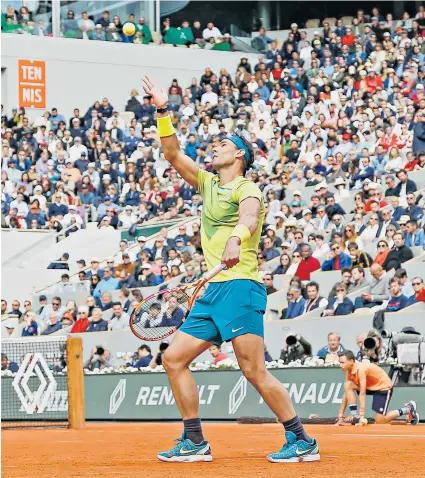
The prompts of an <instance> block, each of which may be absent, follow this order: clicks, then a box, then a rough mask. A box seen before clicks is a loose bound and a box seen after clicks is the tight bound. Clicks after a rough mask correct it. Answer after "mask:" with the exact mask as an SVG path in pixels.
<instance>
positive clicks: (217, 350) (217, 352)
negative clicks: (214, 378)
mask: <svg viewBox="0 0 425 478" xmlns="http://www.w3.org/2000/svg"><path fill="white" fill-rule="evenodd" d="M209 350H210V354H211V355H212V357H213V359H214V360H213V365H217V364H218V362H221V361H222V360H226V359H228V358H229V356H228V355H226V354H224V353H223V352H222V351H221V347H219V346H218V345H211V347H210V349H209Z"/></svg>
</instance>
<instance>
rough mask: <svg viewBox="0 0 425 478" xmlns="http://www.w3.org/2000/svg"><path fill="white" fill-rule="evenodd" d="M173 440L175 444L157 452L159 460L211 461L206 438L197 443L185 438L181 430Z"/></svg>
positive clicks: (209, 448)
mask: <svg viewBox="0 0 425 478" xmlns="http://www.w3.org/2000/svg"><path fill="white" fill-rule="evenodd" d="M175 441H176V444H175V445H174V446H173V448H171V449H170V450H169V451H162V452H160V453H158V458H159V460H161V461H168V462H184V463H190V462H192V463H193V462H197V461H212V455H211V447H210V444H209V443H208V442H207V441H206V440H204V441H203V442H202V443H200V444H199V445H197V444H196V443H193V442H192V441H191V440H189V439H188V438H186V437H185V433H184V432H183V434H182V436H181V438H177V439H176V440H175Z"/></svg>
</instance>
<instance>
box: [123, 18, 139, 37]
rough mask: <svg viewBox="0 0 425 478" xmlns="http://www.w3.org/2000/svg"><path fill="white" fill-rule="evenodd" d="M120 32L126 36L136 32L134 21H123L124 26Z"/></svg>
mask: <svg viewBox="0 0 425 478" xmlns="http://www.w3.org/2000/svg"><path fill="white" fill-rule="evenodd" d="M122 32H123V33H124V35H125V36H126V37H131V36H133V35H134V34H135V33H136V27H135V25H134V23H130V22H128V23H125V24H124V26H123V27H122Z"/></svg>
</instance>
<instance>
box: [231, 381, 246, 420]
mask: <svg viewBox="0 0 425 478" xmlns="http://www.w3.org/2000/svg"><path fill="white" fill-rule="evenodd" d="M246 384H247V380H246V378H245V377H244V376H243V375H242V376H241V377H240V379H239V380H238V381H237V382H236V385H235V386H234V387H233V389H232V391H231V392H230V394H229V415H234V414H235V413H236V411H237V410H238V408H239V407H240V405H241V403H242V402H243V401H244V399H245V397H246Z"/></svg>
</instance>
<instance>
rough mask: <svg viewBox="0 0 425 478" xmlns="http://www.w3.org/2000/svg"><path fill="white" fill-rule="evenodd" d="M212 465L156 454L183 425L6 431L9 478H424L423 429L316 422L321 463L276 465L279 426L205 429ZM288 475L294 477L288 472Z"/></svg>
mask: <svg viewBox="0 0 425 478" xmlns="http://www.w3.org/2000/svg"><path fill="white" fill-rule="evenodd" d="M204 429H205V433H206V436H207V437H208V439H209V440H210V442H211V445H212V451H213V457H214V461H213V462H212V463H194V464H185V463H177V464H169V463H161V462H159V461H158V460H157V459H156V453H157V452H158V451H161V450H165V449H168V448H170V446H171V445H172V439H173V438H175V437H178V436H179V434H180V431H181V425H180V424H178V423H140V424H135V423H131V424H105V423H95V424H93V423H92V424H88V425H87V428H86V429H85V430H66V429H47V430H7V431H5V432H4V433H3V440H2V445H3V449H2V465H3V473H2V476H3V477H4V478H9V477H10V478H12V477H13V478H15V477H16V478H18V477H19V478H38V477H43V478H57V477H59V476H64V477H67V478H74V477H75V478H76V477H81V478H86V477H90V476H102V478H113V477H114V478H115V477H120V476H123V477H127V478H135V477H138V476H146V477H149V478H160V477H161V478H171V477H173V478H179V477H184V478H187V477H188V476H189V475H188V473H190V474H191V475H190V476H202V477H203V478H209V477H214V478H221V477H247V476H259V477H260V476H261V477H263V476H264V477H265V476H267V477H270V478H274V477H282V476H290V477H291V478H307V477H308V478H329V477H336V478H340V477H344V476H347V477H350V478H355V477H359V478H360V477H362V478H363V477H369V476H370V477H376V476H384V475H385V474H387V476H389V477H404V478H416V477H424V476H425V437H424V431H425V428H424V427H423V426H417V427H409V426H392V425H369V426H366V427H361V428H355V427H340V428H336V427H333V426H330V425H312V426H309V427H307V429H308V432H309V433H310V434H311V435H313V436H314V437H316V438H317V439H318V441H319V444H320V453H321V456H322V461H321V462H319V463H300V464H287V465H279V464H272V463H268V462H267V460H266V459H265V455H266V454H267V453H269V452H271V451H276V450H277V449H279V448H280V447H281V445H282V442H283V428H282V427H281V426H280V425H274V424H267V425H240V424H234V423H231V424H228V423H210V424H208V423H206V424H204ZM288 473H290V475H288Z"/></svg>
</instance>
